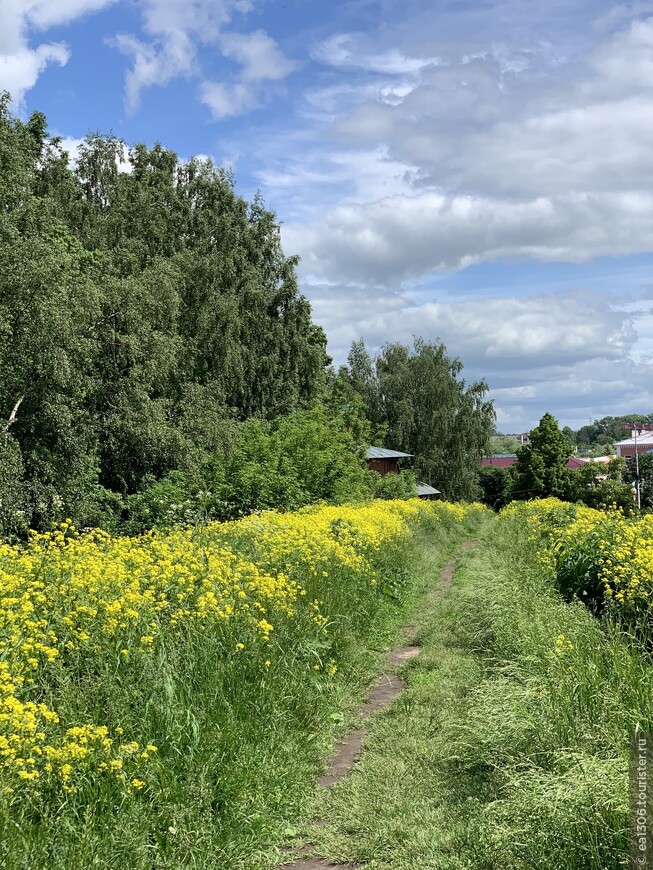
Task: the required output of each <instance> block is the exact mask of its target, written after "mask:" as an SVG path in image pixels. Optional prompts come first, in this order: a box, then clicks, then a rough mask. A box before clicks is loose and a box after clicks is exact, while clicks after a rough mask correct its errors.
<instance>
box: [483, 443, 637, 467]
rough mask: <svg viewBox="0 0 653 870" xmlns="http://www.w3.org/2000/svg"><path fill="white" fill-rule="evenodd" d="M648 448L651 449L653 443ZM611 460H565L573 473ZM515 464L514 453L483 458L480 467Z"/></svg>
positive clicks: (608, 458)
mask: <svg viewBox="0 0 653 870" xmlns="http://www.w3.org/2000/svg"><path fill="white" fill-rule="evenodd" d="M650 446H651V447H653V441H652V442H651V445H650ZM638 447H639V444H638ZM638 452H639V453H642V452H643V451H642V450H638ZM611 459H614V456H596V457H588V456H570V457H569V459H568V460H567V465H566V467H567V468H569V469H570V470H571V471H575V470H576V469H577V468H580V467H581V466H582V465H585V464H586V463H588V462H604V463H608V462H610V460H611ZM515 462H517V454H516V453H499V454H498V455H497V456H484V457H483V459H482V460H481V465H482V466H483V468H510V466H511V465H514V464H515Z"/></svg>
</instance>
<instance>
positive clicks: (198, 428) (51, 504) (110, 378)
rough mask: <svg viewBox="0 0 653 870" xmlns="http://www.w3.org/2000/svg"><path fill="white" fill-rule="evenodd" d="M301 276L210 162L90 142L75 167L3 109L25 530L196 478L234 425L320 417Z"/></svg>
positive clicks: (320, 370)
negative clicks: (312, 409) (167, 482)
mask: <svg viewBox="0 0 653 870" xmlns="http://www.w3.org/2000/svg"><path fill="white" fill-rule="evenodd" d="M126 160H127V161H128V162H129V164H130V166H131V172H129V173H125V172H122V171H121V164H123V163H124V162H125V161H126ZM296 266H297V258H296V257H292V256H290V257H288V256H286V255H285V254H284V252H283V250H282V248H281V243H280V238H279V225H278V221H277V219H276V216H275V214H274V212H272V211H271V210H270V209H268V208H267V207H266V206H265V204H264V203H263V202H262V200H261V199H260V197H255V198H254V200H253V201H252V202H251V203H248V202H246V201H245V200H244V199H242V198H241V197H239V196H238V195H237V194H236V192H235V189H234V180H233V177H232V176H231V174H230V173H229V172H227V171H224V170H221V169H219V168H216V167H214V166H213V164H212V163H211V162H210V161H201V160H191V161H190V162H188V163H183V164H181V163H180V162H179V160H178V159H177V156H176V154H175V153H174V152H173V151H170V150H168V149H166V148H164V147H163V146H162V145H160V144H156V145H155V146H154V147H153V148H148V147H146V146H145V145H136V146H135V147H134V148H132V149H128V148H127V146H126V144H125V143H124V142H122V141H121V140H120V139H118V138H116V137H115V136H112V135H109V136H103V135H101V134H99V133H94V134H91V135H89V136H88V138H87V140H86V143H85V144H84V145H83V147H82V149H81V153H80V155H79V160H78V161H77V163H76V166H75V167H74V168H72V167H71V166H70V164H69V160H68V155H67V154H66V153H65V152H64V151H63V150H62V148H61V143H60V142H59V141H58V140H57V139H56V138H54V139H53V138H50V137H49V136H48V132H47V122H46V119H45V117H44V116H43V115H42V114H40V113H38V112H36V113H34V114H33V115H32V116H31V117H30V119H29V120H28V121H27V122H23V121H20V120H18V119H15V118H13V117H12V116H11V115H10V113H9V110H8V97H7V96H6V95H5V96H4V97H0V420H8V419H9V415H10V413H11V412H12V409H13V408H15V407H16V405H17V403H18V402H20V405H19V408H18V411H17V413H16V416H15V420H14V421H13V423H12V426H11V433H10V434H11V442H8V443H10V448H8V451H9V452H8V453H7V457H8V458H7V461H8V462H9V460H11V467H12V469H14V470H15V473H14V472H13V471H12V475H11V479H12V481H13V483H12V492H15V493H16V498H17V499H18V501H16V504H19V503H20V505H21V508H20V510H21V511H24V515H25V518H26V523H27V524H29V525H34V526H37V527H47V526H48V525H49V524H50V523H51V522H52V521H55V520H57V519H59V518H62V519H63V518H64V517H65V516H71V517H72V518H73V519H74V520H75V521H76V522H77V523H78V524H80V525H85V524H90V523H94V522H96V521H97V517H102V516H103V515H104V514H105V513H106V511H107V510H112V508H111V505H113V506H114V507H115V509H116V511H117V512H118V514H119V513H120V510H121V508H120V505H121V504H122V503H123V502H121V499H126V498H127V497H128V496H131V495H134V494H136V493H138V492H140V491H143V490H149V489H151V487H152V485H153V481H156V480H163V479H166V478H167V477H168V475H169V474H170V473H171V472H173V471H178V472H180V473H181V474H182V476H183V475H186V477H187V479H193V480H194V479H195V478H196V477H197V474H198V473H199V469H201V468H203V467H204V465H205V464H206V462H207V460H208V459H209V457H210V456H211V455H213V454H215V452H216V451H217V450H218V449H221V448H222V447H224V446H225V443H224V439H226V441H227V442H228V441H229V440H230V438H231V436H230V434H229V433H230V431H232V430H233V426H234V425H235V422H236V421H244V420H246V419H248V418H250V417H256V418H257V419H259V420H262V421H272V420H274V419H276V418H278V417H279V416H282V415H286V414H290V413H292V412H294V411H296V410H297V409H300V408H306V407H308V406H310V405H311V403H313V402H314V401H315V399H316V398H317V397H318V396H319V395H320V394H321V393H322V391H323V389H324V384H325V367H326V365H327V364H328V363H329V361H330V360H329V358H328V356H327V355H326V351H325V347H326V337H325V335H324V332H323V330H322V329H321V328H320V327H319V326H317V325H316V324H314V323H313V322H312V318H311V308H310V305H309V303H308V301H307V300H306V299H305V298H304V297H303V296H302V295H301V293H300V292H299V288H298V285H297V278H296ZM19 470H20V471H19ZM178 483H179V478H176V483H175V486H177V485H178ZM173 488H174V487H173ZM18 490H20V493H19V492H18ZM166 491H171V487H170V486H168V488H167V490H166ZM12 515H13V514H12Z"/></svg>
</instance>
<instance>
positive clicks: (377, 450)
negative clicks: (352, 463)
mask: <svg viewBox="0 0 653 870" xmlns="http://www.w3.org/2000/svg"><path fill="white" fill-rule="evenodd" d="M412 455H413V454H412V453H400V451H399V450H386V449H385V447H368V448H367V453H366V454H365V459H402V458H404V457H408V456H412Z"/></svg>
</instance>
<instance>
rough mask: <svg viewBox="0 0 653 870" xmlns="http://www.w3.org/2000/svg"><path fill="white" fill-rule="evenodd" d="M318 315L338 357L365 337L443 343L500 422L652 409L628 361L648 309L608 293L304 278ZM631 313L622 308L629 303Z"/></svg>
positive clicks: (645, 377)
mask: <svg viewBox="0 0 653 870" xmlns="http://www.w3.org/2000/svg"><path fill="white" fill-rule="evenodd" d="M305 289H306V291H307V292H308V294H309V296H310V298H311V301H312V303H313V307H314V311H315V314H316V316H317V317H318V319H321V320H322V321H323V322H328V323H329V326H330V328H329V339H330V341H329V350H330V352H331V353H332V354H333V355H334V357H335V358H336V361H337V362H340V361H342V360H344V359H345V357H346V354H347V350H348V348H349V346H350V344H351V342H352V341H353V340H354V339H356V338H359V337H360V336H364V337H365V339H366V342H367V344H368V347H369V348H370V349H371V350H372V352H376V351H377V350H378V349H379V348H380V347H381V346H382V345H383V344H385V343H386V342H387V341H400V342H402V343H403V344H411V343H412V340H413V338H414V337H415V336H418V335H419V336H422V337H424V338H426V339H427V340H431V341H435V340H437V339H440V340H442V341H443V342H444V343H445V345H446V346H447V348H448V349H449V351H450V352H451V353H453V354H454V355H457V356H459V357H460V358H461V359H462V360H463V362H464V364H465V370H464V375H465V377H466V379H467V380H470V381H471V380H474V379H479V378H483V379H485V380H486V381H487V382H488V383H489V384H490V386H491V388H492V392H491V395H492V397H493V398H494V399H495V401H496V404H497V408H498V411H499V424H500V425H501V426H505V427H509V428H510V427H514V428H516V429H519V430H521V429H528V428H530V427H531V426H533V425H534V424H535V423H536V422H537V420H538V419H539V417H540V416H541V415H542V413H543V412H544V410H546V409H549V410H552V411H554V412H555V413H556V414H557V415H559V416H560V417H561V418H562V419H563V421H564V422H565V423H567V422H569V423H571V424H573V425H577V426H579V425H582V423H584V422H587V420H588V419H589V418H590V417H592V416H593V417H597V416H602V415H603V414H610V413H612V414H618V413H621V412H623V413H627V412H628V411H634V410H636V409H637V408H649V407H653V379H652V378H651V366H650V365H647V364H646V363H644V362H639V363H636V362H635V361H634V360H633V359H632V358H631V356H632V351H633V348H634V347H635V346H636V343H637V341H638V326H639V321H640V319H646V317H647V312H648V307H647V306H646V305H644V306H631V305H628V304H626V302H625V301H624V299H623V297H621V296H620V295H619V294H616V293H595V292H591V291H589V290H573V291H569V292H566V293H562V292H556V293H543V294H537V295H534V296H523V297H517V296H502V297H497V298H487V299H472V300H455V299H454V300H452V299H438V300H437V301H432V302H426V303H421V302H419V301H416V300H415V299H414V298H411V293H410V291H395V292H390V293H383V294H377V295H376V296H374V295H373V294H372V293H371V292H370V291H369V289H368V288H366V287H365V286H361V285H351V284H341V285H326V284H322V285H307V286H306V287H305ZM633 307H634V308H635V310H631V309H632V308H633Z"/></svg>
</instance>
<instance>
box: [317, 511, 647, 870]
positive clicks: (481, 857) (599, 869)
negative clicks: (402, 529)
mask: <svg viewBox="0 0 653 870" xmlns="http://www.w3.org/2000/svg"><path fill="white" fill-rule="evenodd" d="M527 549H528V547H527V537H526V530H525V528H524V527H523V524H522V525H520V524H519V522H508V521H503V520H499V521H498V522H497V523H496V524H492V525H491V526H489V527H486V529H485V531H484V532H483V533H482V535H481V543H480V546H479V548H478V549H477V551H476V552H474V553H471V554H468V555H465V556H464V557H463V560H462V562H461V566H460V568H459V570H458V571H457V573H456V576H455V578H454V581H453V584H452V586H451V587H450V589H449V590H448V592H447V593H446V594H445V595H444V596H443V597H441V598H438V597H437V596H431V598H430V599H429V600H427V601H426V603H424V602H423V606H422V610H421V613H422V616H421V620H420V625H421V638H422V641H423V651H422V653H421V655H420V656H419V658H418V659H416V660H413V661H412V662H410V663H409V664H407V665H405V667H404V670H403V673H404V675H405V676H406V677H407V679H408V681H409V687H408V689H407V690H406V691H405V692H404V694H403V695H402V696H401V697H400V698H399V699H398V701H397V702H396V703H395V705H394V706H393V707H392V708H390V709H389V710H388V711H387V712H384V713H381V714H380V715H378V716H377V717H375V718H374V720H373V721H372V723H371V727H370V733H369V736H368V739H367V741H366V750H365V753H364V755H363V758H362V761H361V763H360V764H359V765H358V767H357V768H356V769H355V770H354V771H353V773H352V774H351V775H350V777H349V778H348V779H346V780H343V781H342V782H341V783H339V784H338V785H337V786H336V787H335V788H334V789H333V790H332V791H331V792H328V793H325V792H322V793H319V794H318V795H317V796H316V810H315V812H316V815H318V816H319V817H321V818H323V819H324V820H325V824H324V825H321V826H319V827H318V828H315V829H313V830H312V831H311V833H310V836H311V838H312V840H313V841H314V842H316V844H317V846H318V850H319V852H320V854H323V855H325V856H327V857H329V858H331V859H335V860H338V861H343V862H344V861H361V862H366V866H367V867H368V868H369V870H377V868H378V870H389V868H392V870H426V868H432V870H436V868H438V870H462V868H475V870H490V868H491V870H537V868H542V870H544V868H547V870H551V868H555V870H578V868H581V867H582V868H584V870H585V868H586V870H610V868H620V867H626V866H627V865H628V858H627V850H628V846H627V822H628V819H627V770H628V763H627V745H628V732H629V730H631V729H633V728H634V727H635V725H636V724H639V726H640V727H641V728H642V729H643V730H650V729H651V728H652V727H653V721H652V719H653V669H652V668H651V667H650V665H649V664H648V662H647V661H646V660H645V659H644V658H643V657H642V655H641V652H640V650H639V648H638V647H637V645H636V644H635V643H633V642H631V640H630V639H629V638H628V637H627V636H626V635H624V634H623V633H619V632H617V631H616V630H613V629H610V628H604V627H602V625H601V624H600V623H599V622H598V621H597V620H596V619H595V618H594V617H593V616H592V615H591V614H590V613H589V612H588V611H587V609H586V608H584V607H583V606H582V605H581V604H580V603H576V604H571V605H570V604H567V603H565V602H564V601H563V600H562V599H561V597H560V596H559V594H558V593H557V592H556V591H555V590H554V588H553V587H552V584H551V581H550V580H549V581H547V580H545V579H544V578H543V575H542V573H541V571H539V570H538V569H537V568H536V567H534V566H533V565H532V564H529V562H528V560H527V558H526V556H525V554H526V552H527ZM425 558H426V559H427V561H428V559H429V552H428V549H427V551H426V553H425ZM433 580H435V577H433Z"/></svg>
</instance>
